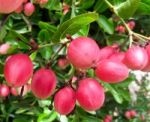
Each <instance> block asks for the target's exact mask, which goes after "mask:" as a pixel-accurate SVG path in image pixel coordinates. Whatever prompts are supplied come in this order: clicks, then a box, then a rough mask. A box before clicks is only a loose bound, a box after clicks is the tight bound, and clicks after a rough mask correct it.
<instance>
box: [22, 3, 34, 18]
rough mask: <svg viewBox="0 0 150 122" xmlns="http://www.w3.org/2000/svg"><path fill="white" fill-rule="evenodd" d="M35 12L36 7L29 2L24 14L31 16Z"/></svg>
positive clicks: (25, 6)
mask: <svg viewBox="0 0 150 122" xmlns="http://www.w3.org/2000/svg"><path fill="white" fill-rule="evenodd" d="M34 11H35V6H34V5H33V4H32V3H31V2H28V3H26V4H25V5H24V14H25V15H26V16H31V15H32V14H33V12H34Z"/></svg>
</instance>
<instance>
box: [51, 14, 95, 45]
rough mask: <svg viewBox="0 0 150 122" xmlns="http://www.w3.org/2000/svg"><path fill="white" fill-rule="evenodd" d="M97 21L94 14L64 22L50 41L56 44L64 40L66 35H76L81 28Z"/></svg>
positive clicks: (83, 15)
mask: <svg viewBox="0 0 150 122" xmlns="http://www.w3.org/2000/svg"><path fill="white" fill-rule="evenodd" d="M97 19H98V14H96V13H86V14H82V15H79V16H76V17H74V18H72V19H70V20H67V21H66V22H64V23H63V24H62V25H60V27H59V28H58V30H57V32H56V33H55V35H54V36H53V38H52V41H53V42H55V43H58V42H59V41H60V39H62V38H64V37H65V35H66V34H70V35H73V34H75V33H77V32H78V31H79V30H80V29H81V28H82V27H83V26H85V25H88V24H90V23H91V22H94V21H95V20H97Z"/></svg>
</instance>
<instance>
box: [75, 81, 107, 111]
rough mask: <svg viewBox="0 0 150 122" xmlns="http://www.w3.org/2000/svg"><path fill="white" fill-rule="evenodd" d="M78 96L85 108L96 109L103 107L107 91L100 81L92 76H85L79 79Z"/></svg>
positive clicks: (88, 109) (87, 109)
mask: <svg viewBox="0 0 150 122" xmlns="http://www.w3.org/2000/svg"><path fill="white" fill-rule="evenodd" d="M76 97H77V100H78V102H79V104H80V106H81V107H82V108H83V109H84V110H86V111H95V110H98V109H99V108H101V107H102V105H103V103H104V100H105V93H104V89H103V87H102V86H101V85H100V83H98V81H96V80H95V79H92V78H85V79H83V80H80V81H79V87H78V89H77V91H76Z"/></svg>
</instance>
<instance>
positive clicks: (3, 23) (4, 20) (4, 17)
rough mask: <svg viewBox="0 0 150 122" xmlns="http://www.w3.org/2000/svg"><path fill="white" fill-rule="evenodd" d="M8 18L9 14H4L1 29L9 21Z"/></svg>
mask: <svg viewBox="0 0 150 122" xmlns="http://www.w3.org/2000/svg"><path fill="white" fill-rule="evenodd" d="M8 18H9V14H6V15H4V16H3V19H2V21H1V23H0V31H1V30H2V27H3V25H5V23H6V22H7V20H8Z"/></svg>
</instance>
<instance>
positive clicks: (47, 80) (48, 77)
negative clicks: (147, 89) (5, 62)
mask: <svg viewBox="0 0 150 122" xmlns="http://www.w3.org/2000/svg"><path fill="white" fill-rule="evenodd" d="M55 87H56V76H55V74H54V72H53V71H52V70H49V69H43V68H42V69H39V70H38V71H36V72H35V74H34V75H33V79H32V82H31V90H32V92H33V94H34V95H35V96H36V97H37V98H40V99H46V98H48V97H49V96H50V95H51V94H52V93H53V91H54V89H55Z"/></svg>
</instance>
